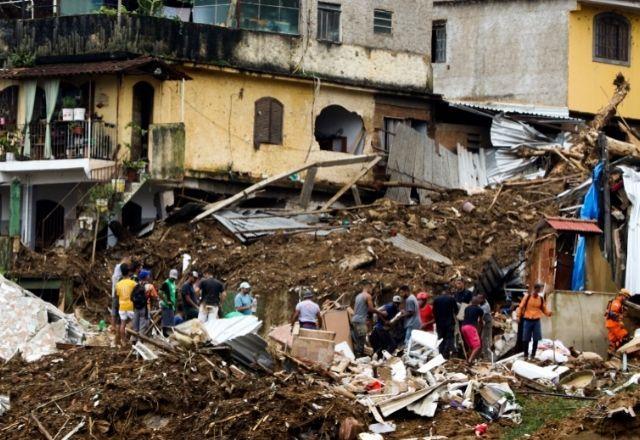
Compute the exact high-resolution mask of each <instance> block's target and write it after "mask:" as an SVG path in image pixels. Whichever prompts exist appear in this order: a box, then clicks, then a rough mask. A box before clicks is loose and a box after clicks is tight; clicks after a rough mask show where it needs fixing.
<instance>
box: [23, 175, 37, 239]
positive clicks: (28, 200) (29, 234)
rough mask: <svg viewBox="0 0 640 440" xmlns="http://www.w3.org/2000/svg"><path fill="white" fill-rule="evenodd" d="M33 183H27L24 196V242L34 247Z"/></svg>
mask: <svg viewBox="0 0 640 440" xmlns="http://www.w3.org/2000/svg"><path fill="white" fill-rule="evenodd" d="M33 211H34V206H33V185H31V184H30V183H26V184H25V185H24V188H23V197H22V243H23V244H24V245H25V246H26V247H28V248H31V249H33V247H34V245H35V243H34V242H33V214H34V212H33Z"/></svg>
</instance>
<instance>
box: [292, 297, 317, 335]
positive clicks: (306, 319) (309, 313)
mask: <svg viewBox="0 0 640 440" xmlns="http://www.w3.org/2000/svg"><path fill="white" fill-rule="evenodd" d="M296 322H299V323H300V328H306V329H310V330H317V329H319V328H322V315H321V314H320V306H319V305H318V304H316V303H315V302H314V301H313V292H312V291H311V290H309V289H306V290H305V291H304V293H303V294H302V301H300V302H299V303H298V304H297V305H296V309H295V311H294V312H293V316H292V317H291V331H293V327H294V325H295V324H296Z"/></svg>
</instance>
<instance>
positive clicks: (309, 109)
mask: <svg viewBox="0 0 640 440" xmlns="http://www.w3.org/2000/svg"><path fill="white" fill-rule="evenodd" d="M187 73H188V74H189V76H191V78H192V80H191V81H186V83H185V98H184V123H185V132H186V150H185V170H186V172H187V174H191V175H194V176H198V175H201V174H202V175H223V174H225V173H227V172H228V171H233V172H234V173H238V174H241V175H242V177H244V178H251V179H254V180H260V179H263V178H265V177H268V176H273V175H274V174H278V173H281V172H284V171H287V170H290V169H292V168H295V167H298V166H300V165H303V164H305V163H307V162H313V161H317V160H327V159H337V158H342V157H345V158H346V157H352V155H351V154H347V153H338V152H331V151H321V150H320V148H319V145H318V143H317V142H316V141H315V138H314V133H313V131H314V130H313V121H314V120H315V118H316V117H317V116H318V114H319V113H320V111H321V110H322V109H323V108H324V107H326V106H329V105H336V104H337V105H341V106H343V107H344V108H346V109H347V110H349V111H354V112H356V113H358V115H359V116H360V117H361V118H362V119H363V122H364V126H365V129H366V130H367V138H366V141H365V148H364V152H365V153H370V152H371V142H370V140H371V135H372V133H373V112H374V99H373V94H371V93H367V92H363V91H357V90H349V89H345V88H340V87H334V86H323V85H321V86H320V89H319V90H316V89H315V86H314V85H313V83H312V82H300V81H293V80H288V79H278V78H273V77H263V76H260V75H256V74H249V73H235V72H224V71H213V70H189V71H188V72H187ZM162 95H163V100H164V101H163V102H165V103H166V105H165V107H164V108H163V109H162V114H161V115H159V117H158V119H156V118H155V116H154V122H156V123H163V122H166V123H169V122H181V120H180V116H181V106H182V104H181V96H180V83H179V82H175V81H166V82H164V83H163V84H162ZM262 97H273V98H276V99H277V100H279V101H280V102H281V103H282V105H283V106H284V120H283V142H282V145H265V144H262V145H261V146H260V147H259V148H258V149H256V148H255V147H254V144H253V123H254V103H255V101H257V100H258V99H260V98H262ZM309 151H310V152H309ZM307 155H308V158H307ZM361 168H362V165H352V166H345V167H335V168H325V169H321V170H319V172H318V176H317V179H318V180H325V181H330V182H332V183H343V182H346V181H347V180H349V179H350V178H351V177H353V176H354V175H355V174H356V173H357V172H358V171H359V170H360V169H361Z"/></svg>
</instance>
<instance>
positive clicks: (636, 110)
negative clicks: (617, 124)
mask: <svg viewBox="0 0 640 440" xmlns="http://www.w3.org/2000/svg"><path fill="white" fill-rule="evenodd" d="M601 12H616V13H618V14H620V15H623V16H625V17H627V19H628V20H629V22H630V24H631V46H630V52H629V55H630V57H629V58H630V63H629V65H628V66H625V65H619V64H609V63H604V62H599V61H594V59H593V50H594V17H595V16H596V15H597V14H599V13H601ZM639 43H640V14H634V13H631V12H628V11H625V10H617V9H612V8H601V7H595V6H587V5H582V7H581V8H580V9H579V10H577V11H572V12H570V17H569V88H568V89H569V92H568V93H569V96H568V106H569V109H570V110H571V111H577V112H584V113H596V112H597V111H598V110H599V109H600V108H601V107H603V106H604V105H606V104H607V103H608V102H609V99H610V98H611V96H612V95H613V91H614V89H615V87H614V86H613V80H614V79H615V77H616V75H617V74H618V72H621V73H622V74H623V75H624V76H625V77H626V78H627V79H628V80H629V81H630V82H631V93H629V95H628V96H627V98H626V100H625V101H624V102H623V103H622V105H621V106H620V107H619V111H620V114H621V115H622V116H624V117H626V118H635V119H640V82H638V83H636V80H637V79H638V78H640V44H639ZM549 56H550V57H553V54H549ZM558 62H562V60H558Z"/></svg>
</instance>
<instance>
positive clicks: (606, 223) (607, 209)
mask: <svg viewBox="0 0 640 440" xmlns="http://www.w3.org/2000/svg"><path fill="white" fill-rule="evenodd" d="M598 147H599V149H600V159H601V161H602V215H603V221H602V225H603V229H604V257H605V258H606V259H607V261H609V264H610V265H611V266H612V268H613V267H614V261H613V260H614V258H613V252H612V250H611V248H612V245H611V239H612V235H611V192H610V190H609V149H608V148H607V137H606V136H605V134H604V133H603V132H600V134H598Z"/></svg>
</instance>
